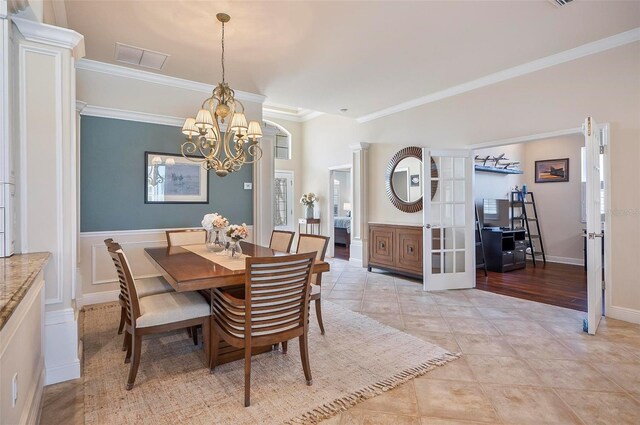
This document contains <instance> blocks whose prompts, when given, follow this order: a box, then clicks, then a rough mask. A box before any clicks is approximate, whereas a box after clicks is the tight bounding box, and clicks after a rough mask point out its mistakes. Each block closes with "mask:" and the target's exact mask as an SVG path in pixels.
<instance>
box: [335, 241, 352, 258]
mask: <svg viewBox="0 0 640 425" xmlns="http://www.w3.org/2000/svg"><path fill="white" fill-rule="evenodd" d="M333 257H334V258H339V259H341V260H349V247H348V246H345V245H339V244H335V245H334V250H333Z"/></svg>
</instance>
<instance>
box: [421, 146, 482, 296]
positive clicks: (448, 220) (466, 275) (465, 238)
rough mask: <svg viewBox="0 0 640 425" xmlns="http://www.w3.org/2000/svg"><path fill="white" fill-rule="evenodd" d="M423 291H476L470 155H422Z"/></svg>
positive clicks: (438, 152) (437, 152) (436, 152)
mask: <svg viewBox="0 0 640 425" xmlns="http://www.w3.org/2000/svg"><path fill="white" fill-rule="evenodd" d="M422 158H423V160H422V175H423V181H424V184H423V197H422V199H423V227H424V228H423V247H424V249H423V253H424V260H423V264H424V272H423V276H424V283H423V284H424V290H426V291H435V290H443V289H463V288H473V287H475V233H474V225H475V219H474V212H473V202H474V201H473V176H474V174H473V155H472V151H468V150H460V151H452V150H446V151H445V150H430V149H427V148H424V149H423V152H422Z"/></svg>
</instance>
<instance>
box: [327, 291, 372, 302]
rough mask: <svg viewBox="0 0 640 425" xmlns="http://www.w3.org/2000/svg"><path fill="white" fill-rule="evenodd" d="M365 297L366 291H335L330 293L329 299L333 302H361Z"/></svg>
mask: <svg viewBox="0 0 640 425" xmlns="http://www.w3.org/2000/svg"><path fill="white" fill-rule="evenodd" d="M363 295H364V291H342V290H338V289H333V290H332V291H331V292H329V295H327V298H328V299H331V300H361V299H362V297H363Z"/></svg>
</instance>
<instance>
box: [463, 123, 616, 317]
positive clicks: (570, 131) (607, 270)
mask: <svg viewBox="0 0 640 425" xmlns="http://www.w3.org/2000/svg"><path fill="white" fill-rule="evenodd" d="M598 128H599V129H600V130H602V132H603V136H604V137H605V138H606V141H607V142H606V143H607V155H605V156H604V163H603V165H604V187H605V190H604V192H605V196H604V210H605V211H606V212H607V214H605V220H604V232H605V238H604V264H603V267H604V280H605V282H606V287H605V291H604V301H605V316H607V315H608V312H609V311H611V293H612V289H613V286H614V284H615V283H614V282H613V280H612V279H611V276H612V274H611V218H610V213H609V212H610V211H611V166H610V162H611V155H610V154H609V152H610V151H611V150H610V148H609V146H610V145H611V137H610V133H609V123H603V124H599V125H598ZM567 135H580V136H583V132H582V126H580V127H574V128H567V129H563V130H557V131H550V132H546V133H538V134H531V135H528V136H520V137H512V138H509V139H500V140H494V141H489V142H483V143H478V144H475V145H471V146H470V149H474V150H475V149H485V148H493V147H498V146H505V145H513V144H517V143H525V142H533V141H535V140H543V139H550V138H553V137H560V136H567ZM474 193H475V187H474ZM474 270H476V271H477V269H474Z"/></svg>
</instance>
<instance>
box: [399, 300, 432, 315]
mask: <svg viewBox="0 0 640 425" xmlns="http://www.w3.org/2000/svg"><path fill="white" fill-rule="evenodd" d="M400 310H401V311H402V313H403V314H410V315H412V316H423V317H441V316H440V310H439V309H438V307H437V306H436V304H435V303H433V304H430V303H422V302H413V300H412V301H404V300H403V298H402V297H401V298H400Z"/></svg>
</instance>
